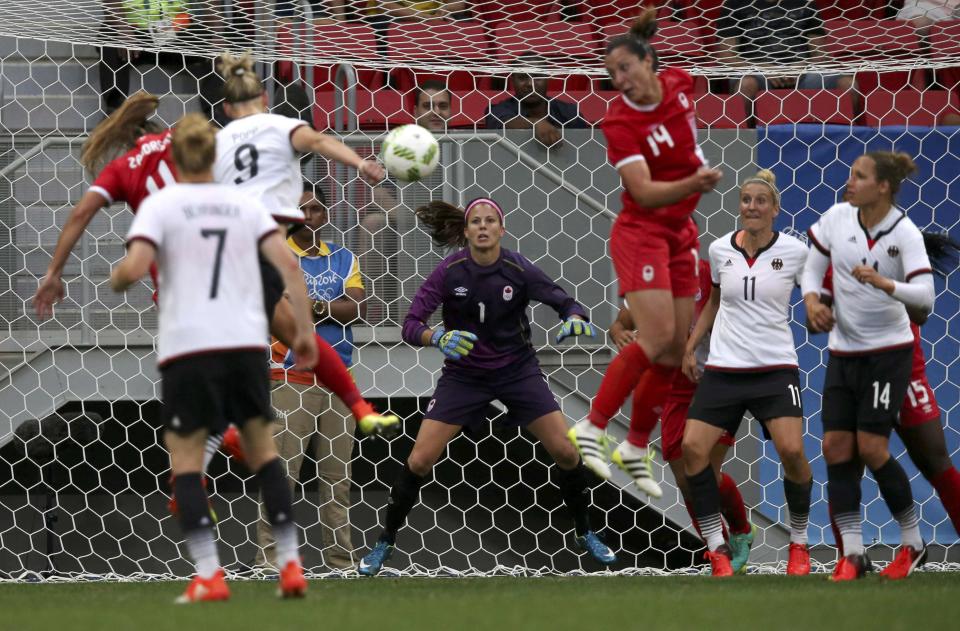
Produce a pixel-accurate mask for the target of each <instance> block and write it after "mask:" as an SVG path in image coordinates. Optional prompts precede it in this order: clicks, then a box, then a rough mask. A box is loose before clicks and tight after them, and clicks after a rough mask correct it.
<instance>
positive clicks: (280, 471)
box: [256, 457, 300, 569]
mask: <svg viewBox="0 0 960 631" xmlns="http://www.w3.org/2000/svg"><path fill="white" fill-rule="evenodd" d="M256 477H257V481H259V482H260V493H261V495H262V496H263V507H264V509H265V512H266V513H267V521H268V522H270V529H271V531H272V532H273V537H274V539H276V541H277V565H278V566H279V567H280V568H281V569H283V568H284V567H285V566H286V565H287V563H289V562H290V561H296V560H299V558H300V557H299V555H298V547H299V546H298V544H297V528H296V525H295V524H294V521H293V494H292V493H291V492H290V484H289V482H288V481H287V472H286V470H285V469H284V466H283V462H282V461H281V460H280V458H279V457H277V458H274V459H273V460H271V461H270V462H268V463H267V464H265V465H263V466H262V467H260V470H259V471H257V476H256Z"/></svg>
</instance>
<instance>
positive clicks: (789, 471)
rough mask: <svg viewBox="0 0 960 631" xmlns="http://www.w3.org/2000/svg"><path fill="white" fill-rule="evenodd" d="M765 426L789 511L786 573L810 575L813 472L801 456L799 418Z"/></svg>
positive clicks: (780, 419)
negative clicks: (771, 440)
mask: <svg viewBox="0 0 960 631" xmlns="http://www.w3.org/2000/svg"><path fill="white" fill-rule="evenodd" d="M766 425H767V431H768V432H770V437H771V438H772V439H773V445H774V447H775V448H776V450H777V455H778V456H779V457H780V464H781V465H782V466H783V492H784V496H785V497H786V500H787V508H788V509H789V511H790V549H789V558H788V559H787V574H788V575H790V576H806V575H807V574H809V573H810V550H809V548H808V547H807V525H808V523H809V518H810V492H811V490H812V489H813V472H811V471H810V463H809V461H808V460H807V458H806V456H805V455H804V453H803V419H802V418H799V417H783V418H775V419H771V420H769V421H767V424H766Z"/></svg>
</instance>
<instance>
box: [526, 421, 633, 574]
mask: <svg viewBox="0 0 960 631" xmlns="http://www.w3.org/2000/svg"><path fill="white" fill-rule="evenodd" d="M527 429H528V430H529V431H530V433H531V434H533V435H534V437H536V438H537V440H539V441H540V443H541V444H542V445H543V448H544V449H546V450H547V453H549V454H550V456H551V457H552V458H553V460H554V462H556V463H557V486H559V487H560V495H561V496H562V497H563V502H564V504H566V506H567V510H568V511H569V512H570V516H571V517H573V522H574V529H575V532H576V542H577V546H578V547H579V548H580V549H581V550H583V551H584V552H587V553H589V554H590V556H592V557H593V558H594V559H595V560H596V561H597V562H598V563H602V564H603V565H610V564H612V563H615V562H616V560H617V556H616V555H615V554H614V553H613V550H611V549H610V548H609V547H608V546H607V545H606V544H605V543H604V542H603V541H601V540H600V538H599V537H598V536H597V533H596V532H594V530H593V528H591V526H590V515H589V508H590V495H589V479H588V475H589V474H588V473H587V470H586V468H585V467H584V465H583V461H582V460H581V459H580V454H579V453H578V452H577V449H576V448H575V447H574V446H573V445H572V444H571V443H570V441H569V440H567V437H566V429H567V422H566V420H565V419H564V417H563V414H562V413H561V412H560V411H559V410H558V411H556V412H551V413H550V414H545V415H544V416H541V417H540V418H538V419H536V420H535V421H533V422H532V423H530V424H529V425H528V426H527Z"/></svg>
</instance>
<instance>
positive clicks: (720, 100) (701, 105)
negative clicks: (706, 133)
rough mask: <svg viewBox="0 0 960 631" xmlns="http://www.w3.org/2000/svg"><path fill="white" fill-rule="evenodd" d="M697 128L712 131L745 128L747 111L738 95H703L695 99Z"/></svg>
mask: <svg viewBox="0 0 960 631" xmlns="http://www.w3.org/2000/svg"><path fill="white" fill-rule="evenodd" d="M694 106H695V107H696V110H697V126H698V127H701V128H703V127H712V128H714V129H737V128H739V127H746V126H747V111H746V105H745V103H744V101H743V97H742V96H740V95H738V94H732V95H727V94H713V93H710V92H708V93H705V94H701V95H699V96H698V97H697V99H696V102H695V103H694Z"/></svg>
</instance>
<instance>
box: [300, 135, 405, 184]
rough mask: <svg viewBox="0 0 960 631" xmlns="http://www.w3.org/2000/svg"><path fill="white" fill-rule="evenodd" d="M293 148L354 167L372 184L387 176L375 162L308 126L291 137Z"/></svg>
mask: <svg viewBox="0 0 960 631" xmlns="http://www.w3.org/2000/svg"><path fill="white" fill-rule="evenodd" d="M290 142H291V143H292V144H293V148H294V149H296V150H297V151H299V152H301V153H315V154H317V155H320V156H323V157H324V158H327V159H329V160H335V161H337V162H339V163H340V164H345V165H346V166H348V167H353V168H355V169H356V170H357V171H359V172H360V177H362V178H363V179H364V180H366V181H367V182H368V183H370V184H379V183H380V182H382V181H383V179H384V178H385V177H386V176H387V174H386V172H385V171H384V170H383V167H382V166H380V165H379V164H378V163H377V162H376V161H375V160H364V159H363V158H361V157H360V156H359V155H357V152H356V151H354V150H353V149H351V148H350V147H348V146H347V145H345V144H343V143H342V142H340V141H339V140H337V139H336V138H334V137H333V136H328V135H327V134H321V133H320V132H318V131H317V130H315V129H313V128H311V127H309V126H308V125H301V126H300V127H298V128H297V129H296V130H295V131H294V132H293V135H292V136H291V137H290Z"/></svg>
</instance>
